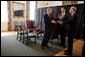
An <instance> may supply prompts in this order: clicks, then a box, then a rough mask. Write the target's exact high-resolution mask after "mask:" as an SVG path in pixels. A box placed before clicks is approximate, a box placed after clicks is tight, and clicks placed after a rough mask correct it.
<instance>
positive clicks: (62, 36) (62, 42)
mask: <svg viewBox="0 0 85 57" xmlns="http://www.w3.org/2000/svg"><path fill="white" fill-rule="evenodd" d="M59 32H60V45H62V46H65V37H66V30H65V28H64V27H60V29H59Z"/></svg>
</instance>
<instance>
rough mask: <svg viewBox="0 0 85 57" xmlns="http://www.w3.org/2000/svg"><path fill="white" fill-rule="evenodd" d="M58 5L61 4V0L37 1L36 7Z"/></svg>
mask: <svg viewBox="0 0 85 57" xmlns="http://www.w3.org/2000/svg"><path fill="white" fill-rule="evenodd" d="M59 5H62V1H37V8H42V7H50V6H59Z"/></svg>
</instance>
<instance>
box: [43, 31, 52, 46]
mask: <svg viewBox="0 0 85 57" xmlns="http://www.w3.org/2000/svg"><path fill="white" fill-rule="evenodd" d="M50 36H51V31H50V32H48V31H45V33H44V38H43V40H42V44H41V46H46V45H47V44H48V42H49V39H50Z"/></svg>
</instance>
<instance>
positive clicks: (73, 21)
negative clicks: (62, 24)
mask: <svg viewBox="0 0 85 57" xmlns="http://www.w3.org/2000/svg"><path fill="white" fill-rule="evenodd" d="M69 12H70V15H69V19H68V21H67V25H68V28H67V30H68V33H67V36H68V45H67V50H65V54H66V55H72V50H73V38H74V35H75V31H76V26H77V19H78V17H77V14H76V7H75V6H72V7H71V8H70V10H69Z"/></svg>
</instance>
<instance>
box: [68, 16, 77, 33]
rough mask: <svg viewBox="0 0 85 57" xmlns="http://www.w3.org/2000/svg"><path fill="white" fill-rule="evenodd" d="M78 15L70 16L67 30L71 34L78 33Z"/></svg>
mask: <svg viewBox="0 0 85 57" xmlns="http://www.w3.org/2000/svg"><path fill="white" fill-rule="evenodd" d="M77 20H78V17H77V14H74V15H73V16H71V15H69V19H68V21H67V25H68V28H67V30H68V31H69V32H76V27H77Z"/></svg>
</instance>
